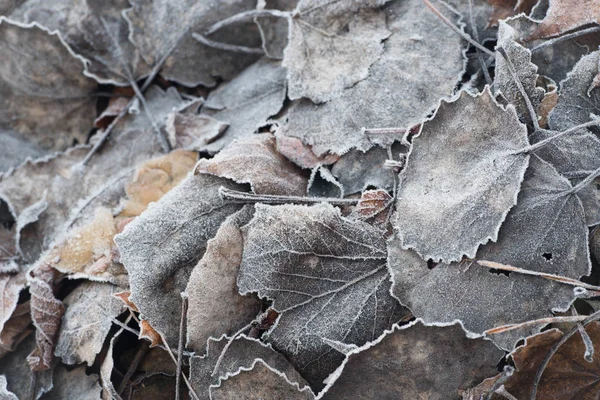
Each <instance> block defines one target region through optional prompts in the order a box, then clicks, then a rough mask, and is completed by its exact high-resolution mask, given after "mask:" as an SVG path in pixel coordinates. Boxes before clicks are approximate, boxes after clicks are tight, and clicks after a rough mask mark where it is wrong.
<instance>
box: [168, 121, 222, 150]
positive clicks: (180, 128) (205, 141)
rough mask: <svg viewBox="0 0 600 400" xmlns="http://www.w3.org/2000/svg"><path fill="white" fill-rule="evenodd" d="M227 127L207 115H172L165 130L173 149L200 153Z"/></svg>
mask: <svg viewBox="0 0 600 400" xmlns="http://www.w3.org/2000/svg"><path fill="white" fill-rule="evenodd" d="M228 126H229V125H228V124H226V123H224V122H221V121H219V120H218V119H215V118H213V117H210V116H208V115H197V114H182V113H173V114H170V115H169V119H168V120H167V126H166V130H167V133H168V134H169V142H170V143H171V146H173V147H174V148H177V149H185V150H195V151H201V150H202V149H203V148H204V147H205V146H207V145H209V144H210V143H212V142H214V141H215V140H217V139H218V138H220V137H221V136H222V135H223V133H224V132H225V131H226V130H227V127H228Z"/></svg>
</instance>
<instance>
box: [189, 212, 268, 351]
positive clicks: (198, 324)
mask: <svg viewBox="0 0 600 400" xmlns="http://www.w3.org/2000/svg"><path fill="white" fill-rule="evenodd" d="M253 214H254V209H253V207H252V206H246V207H245V208H243V209H241V210H240V211H238V212H236V213H235V214H233V215H231V216H229V217H228V218H227V219H226V220H225V221H224V222H223V223H222V224H221V227H220V228H219V230H218V231H217V233H216V235H215V237H214V238H213V239H211V240H209V241H208V243H207V246H206V252H205V253H204V256H203V257H202V259H201V260H200V262H198V265H196V266H195V267H194V269H193V270H192V274H191V275H190V279H189V281H188V284H187V287H186V289H185V292H186V293H187V295H188V299H189V300H188V311H187V346H188V347H191V348H192V349H194V350H195V351H196V352H197V353H202V352H203V351H204V346H205V345H206V342H207V341H208V339H209V338H210V337H220V336H221V335H223V334H226V335H232V334H234V333H235V332H237V331H238V330H239V329H241V328H242V327H244V326H246V325H247V324H248V323H250V322H251V321H252V320H253V319H254V318H255V317H256V316H257V315H258V314H259V313H260V310H261V305H262V302H261V301H260V300H259V299H257V298H256V297H254V296H240V295H239V293H238V291H237V285H236V278H237V275H238V271H239V268H240V263H241V261H242V251H243V248H244V245H243V238H242V232H241V230H240V227H241V226H243V225H245V224H247V223H248V221H250V219H251V218H252V216H253Z"/></svg>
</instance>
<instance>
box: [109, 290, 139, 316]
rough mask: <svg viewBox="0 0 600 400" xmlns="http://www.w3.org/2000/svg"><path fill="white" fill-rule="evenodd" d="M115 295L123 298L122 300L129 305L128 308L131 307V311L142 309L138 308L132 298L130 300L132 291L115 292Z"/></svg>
mask: <svg viewBox="0 0 600 400" xmlns="http://www.w3.org/2000/svg"><path fill="white" fill-rule="evenodd" d="M113 296H115V297H116V298H118V299H121V301H122V302H123V303H125V305H126V306H127V308H129V309H130V310H131V311H134V312H140V310H138V308H137V306H136V305H135V304H134V302H133V301H131V300H129V296H131V292H130V291H125V292H119V293H115V294H113Z"/></svg>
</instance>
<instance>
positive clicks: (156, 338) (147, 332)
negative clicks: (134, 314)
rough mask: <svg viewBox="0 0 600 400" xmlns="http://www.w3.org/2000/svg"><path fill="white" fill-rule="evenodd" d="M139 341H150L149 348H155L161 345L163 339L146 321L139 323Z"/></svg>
mask: <svg viewBox="0 0 600 400" xmlns="http://www.w3.org/2000/svg"><path fill="white" fill-rule="evenodd" d="M139 339H147V340H149V341H150V347H151V348H152V347H156V346H158V345H160V344H162V343H163V338H162V337H161V335H160V333H158V332H157V331H156V329H154V328H153V327H152V325H150V323H149V322H148V321H146V320H141V321H140V335H139Z"/></svg>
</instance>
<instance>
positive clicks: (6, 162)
mask: <svg viewBox="0 0 600 400" xmlns="http://www.w3.org/2000/svg"><path fill="white" fill-rule="evenodd" d="M45 154H46V150H44V149H42V148H41V147H40V146H39V145H38V144H37V143H35V142H34V141H31V140H28V139H27V138H26V137H24V136H22V135H20V134H18V133H17V132H14V131H12V130H4V129H1V128H0V173H3V172H7V171H9V170H10V169H11V168H15V167H17V166H19V165H20V164H22V163H23V162H24V161H26V160H34V159H36V158H41V157H43V156H44V155H45Z"/></svg>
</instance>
